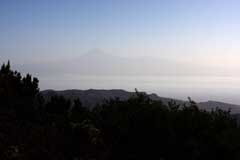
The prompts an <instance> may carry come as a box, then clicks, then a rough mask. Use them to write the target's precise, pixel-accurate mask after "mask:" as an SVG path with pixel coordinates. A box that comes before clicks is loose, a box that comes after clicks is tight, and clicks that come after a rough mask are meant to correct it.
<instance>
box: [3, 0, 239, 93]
mask: <svg viewBox="0 0 240 160" xmlns="http://www.w3.org/2000/svg"><path fill="white" fill-rule="evenodd" d="M239 8H240V1H238V0H51V1H50V0H40V1H37V0H21V1H19V0H1V1H0V35H1V36H0V61H1V62H4V61H5V62H6V60H11V62H12V63H13V64H21V65H25V64H39V63H40V64H45V63H46V64H49V63H53V62H57V61H59V62H63V61H64V60H66V59H75V58H76V57H81V56H82V55H84V54H86V53H88V52H89V51H90V50H92V49H94V48H98V49H101V50H102V51H104V52H106V53H108V54H110V55H113V56H118V57H127V58H130V57H137V58H138V57H157V58H165V59H168V60H172V61H181V62H186V63H191V67H193V68H194V67H201V66H207V67H209V68H214V67H215V68H217V70H218V71H222V72H223V73H224V74H221V76H223V77H224V78H226V79H230V80H229V81H227V82H225V81H224V84H225V83H229V86H231V87H230V88H234V86H233V84H234V85H238V83H237V81H236V80H234V81H232V79H234V78H238V77H240V73H239V72H238V71H239V70H238V69H240V63H239V59H240V53H239V52H240V45H239V44H240V32H239V28H240V11H239ZM206 70H208V69H206ZM37 71H38V70H36V71H34V69H32V68H31V69H29V72H35V73H33V74H36V75H39V76H40V79H41V78H42V79H44V78H45V79H48V78H46V77H44V78H43V77H41V74H38V73H36V72H37ZM197 71H198V70H197ZM222 72H221V73H222ZM229 73H230V74H229ZM62 74H65V73H62ZM212 74H213V75H214V76H216V74H215V73H214V70H213V71H212ZM208 75H211V74H208ZM217 75H218V74H217ZM188 76H189V75H188ZM199 76H201V75H199ZM229 76H230V78H229ZM65 80H66V79H65ZM177 81H179V79H177V80H176V83H177ZM211 81H212V80H211ZM43 83H44V85H42V86H41V87H42V88H44V89H45V88H47V87H49V86H51V84H52V83H50V82H49V81H44V82H43ZM205 83H206V82H203V84H205ZM219 83H220V82H219ZM236 83H237V84H236ZM210 84H212V83H208V84H207V86H209V85H210ZM231 84H232V85H231ZM219 85H220V86H221V85H222V84H221V83H220V84H219ZM169 86H172V83H171V84H169ZM200 86H201V85H200ZM239 86H240V84H239ZM71 87H74V86H71ZM81 87H82V86H81ZM87 87H90V86H87ZM111 87H114V85H113V86H111ZM180 87H181V86H180ZM53 88H57V89H62V88H66V86H64V85H60V87H53ZM85 88H86V86H85ZM133 88H134V87H133ZM199 88H200V87H199ZM208 88H211V87H208ZM239 91H240V89H239ZM222 92H223V91H222Z"/></svg>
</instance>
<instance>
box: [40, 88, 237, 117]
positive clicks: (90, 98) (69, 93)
mask: <svg viewBox="0 0 240 160" xmlns="http://www.w3.org/2000/svg"><path fill="white" fill-rule="evenodd" d="M41 94H42V95H43V97H44V98H45V99H46V100H49V99H50V98H51V97H52V96H63V97H65V98H67V99H70V100H74V99H77V98H79V99H80V100H81V102H82V104H83V106H85V107H89V108H92V107H94V106H95V105H96V104H102V103H104V100H109V99H113V98H119V100H127V99H129V98H130V97H132V96H134V95H136V93H135V92H128V91H125V90H121V89H112V90H97V89H89V90H77V89H73V90H63V91H55V90H45V91H41ZM147 95H148V96H149V97H150V98H151V99H152V100H156V101H162V102H163V103H168V102H170V101H172V100H173V101H176V102H177V103H178V104H184V103H187V101H183V100H178V99H172V98H166V97H160V96H158V95H157V94H154V93H153V94H147ZM197 104H198V106H199V108H200V109H204V110H207V111H211V110H212V109H216V108H219V109H223V110H229V109H230V110H231V113H232V114H239V113H240V105H236V104H229V103H224V102H217V101H207V102H199V103H197Z"/></svg>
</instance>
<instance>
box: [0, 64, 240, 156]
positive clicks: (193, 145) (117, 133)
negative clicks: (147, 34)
mask: <svg viewBox="0 0 240 160" xmlns="http://www.w3.org/2000/svg"><path fill="white" fill-rule="evenodd" d="M0 159H3V160H28V159H29V160H30V159H34V160H38V159H39V160H42V159H44V160H48V159H49V160H90V159H91V160H93V159H96V160H118V159H119V160H122V159H126V160H138V159H159V160H176V159H186V160H208V159H209V160H215V159H216V160H219V159H220V160H221V159H222V160H238V159H240V128H239V126H238V125H237V123H236V121H235V120H234V119H233V118H232V116H231V115H230V112H227V111H223V110H219V109H216V110H214V111H212V112H206V111H204V110H200V109H199V108H198V107H197V105H196V103H194V102H193V101H192V100H191V99H189V103H187V104H185V105H179V104H177V103H175V102H169V104H168V105H166V104H163V103H161V102H160V101H153V100H151V99H150V98H148V96H146V95H144V94H143V93H139V92H136V96H133V97H132V98H130V99H129V100H126V101H120V100H119V99H112V100H109V101H107V102H106V103H104V104H102V105H99V106H96V107H95V108H94V109H93V110H88V109H87V108H86V107H83V106H82V104H81V101H80V100H79V99H76V100H75V101H73V102H72V101H70V100H67V99H65V98H64V97H59V96H55V97H52V98H51V99H50V100H49V101H45V100H44V99H43V98H42V97H41V95H40V94H39V88H38V80H37V79H36V78H32V76H31V75H29V74H28V75H26V76H25V77H22V75H21V74H20V73H19V72H17V71H12V70H11V67H10V63H8V64H4V65H2V67H1V70H0Z"/></svg>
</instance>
